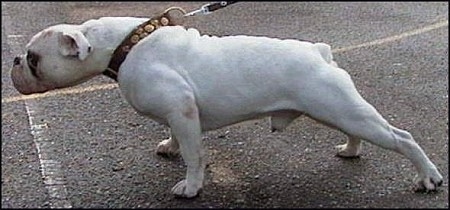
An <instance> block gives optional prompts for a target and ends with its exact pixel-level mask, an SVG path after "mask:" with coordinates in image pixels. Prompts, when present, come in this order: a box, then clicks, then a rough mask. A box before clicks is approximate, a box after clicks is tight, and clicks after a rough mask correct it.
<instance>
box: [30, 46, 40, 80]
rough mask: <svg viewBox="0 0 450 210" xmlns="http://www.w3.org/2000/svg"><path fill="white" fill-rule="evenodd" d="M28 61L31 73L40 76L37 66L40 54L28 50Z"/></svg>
mask: <svg viewBox="0 0 450 210" xmlns="http://www.w3.org/2000/svg"><path fill="white" fill-rule="evenodd" d="M27 63H28V67H30V71H31V74H32V75H33V76H35V77H38V75H37V67H38V63H39V56H38V55H37V54H36V53H33V52H31V51H28V52H27Z"/></svg>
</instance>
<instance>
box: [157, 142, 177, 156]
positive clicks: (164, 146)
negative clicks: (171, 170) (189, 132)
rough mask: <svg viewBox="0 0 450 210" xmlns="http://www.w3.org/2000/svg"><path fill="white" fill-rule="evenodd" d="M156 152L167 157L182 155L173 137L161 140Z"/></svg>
mask: <svg viewBox="0 0 450 210" xmlns="http://www.w3.org/2000/svg"><path fill="white" fill-rule="evenodd" d="M156 154H157V155H160V156H162V157H166V158H175V157H178V156H179V155H180V150H179V148H178V146H176V145H174V143H173V142H172V140H171V139H166V140H163V141H161V142H159V144H158V146H157V147H156Z"/></svg>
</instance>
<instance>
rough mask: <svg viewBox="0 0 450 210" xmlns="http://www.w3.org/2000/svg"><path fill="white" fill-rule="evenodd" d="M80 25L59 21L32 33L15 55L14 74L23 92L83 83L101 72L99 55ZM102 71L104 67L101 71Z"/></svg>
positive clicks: (18, 88)
mask: <svg viewBox="0 0 450 210" xmlns="http://www.w3.org/2000/svg"><path fill="white" fill-rule="evenodd" d="M85 33H86V32H85V31H83V28H82V27H80V26H79V25H56V26H52V27H49V28H47V29H45V30H43V31H41V32H39V33H38V34H36V35H35V36H33V37H32V39H31V40H30V42H29V43H28V44H27V45H26V52H25V54H23V55H19V56H17V57H16V58H15V59H14V63H13V67H12V69H11V78H12V81H13V84H14V87H15V88H16V89H17V90H18V91H19V92H20V93H22V94H32V93H42V92H46V91H48V90H53V89H56V88H64V87H69V86H73V85H76V84H79V83H81V82H83V81H86V80H88V79H90V78H91V77H93V76H95V75H97V74H99V69H96V68H97V67H98V65H97V64H96V62H97V61H98V58H96V56H93V54H94V51H95V50H96V49H94V48H93V46H92V45H91V43H90V42H89V40H88V38H87V37H86V35H85ZM100 72H101V71H100Z"/></svg>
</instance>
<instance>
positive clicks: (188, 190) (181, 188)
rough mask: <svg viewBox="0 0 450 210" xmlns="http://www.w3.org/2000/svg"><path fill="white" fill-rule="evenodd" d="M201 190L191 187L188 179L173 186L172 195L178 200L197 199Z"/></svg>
mask: <svg viewBox="0 0 450 210" xmlns="http://www.w3.org/2000/svg"><path fill="white" fill-rule="evenodd" d="M199 190H200V189H194V188H193V187H191V186H189V185H188V183H187V181H186V179H183V180H181V181H180V182H178V183H177V184H176V185H175V186H173V188H172V193H173V194H174V195H175V196H176V197H178V198H195V197H197V196H198V192H199Z"/></svg>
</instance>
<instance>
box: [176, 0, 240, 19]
mask: <svg viewBox="0 0 450 210" xmlns="http://www.w3.org/2000/svg"><path fill="white" fill-rule="evenodd" d="M233 3H236V1H221V2H216V3H209V4H205V5H203V6H201V7H200V9H198V10H194V11H192V12H189V13H186V14H185V15H184V16H194V15H208V14H211V12H213V11H215V10H218V9H221V8H224V7H226V6H228V5H230V4H233Z"/></svg>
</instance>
